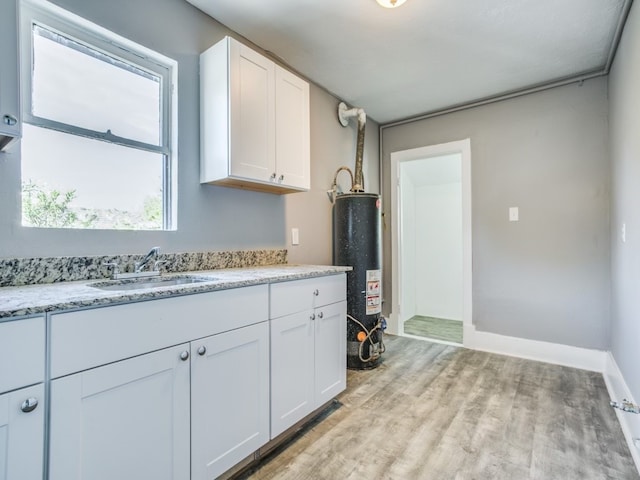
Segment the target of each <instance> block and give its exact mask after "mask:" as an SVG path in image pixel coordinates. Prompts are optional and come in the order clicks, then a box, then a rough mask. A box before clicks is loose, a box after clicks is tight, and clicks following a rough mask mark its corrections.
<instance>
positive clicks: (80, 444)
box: [49, 344, 190, 480]
mask: <svg viewBox="0 0 640 480" xmlns="http://www.w3.org/2000/svg"><path fill="white" fill-rule="evenodd" d="M188 360H189V345H188V344H183V345H179V346H175V347H171V348H166V349H164V350H160V351H157V352H153V353H148V354H146V355H141V356H139V357H134V358H131V359H128V360H123V361H120V362H116V363H113V364H109V365H105V366H102V367H97V368H94V369H91V370H87V371H84V372H80V373H76V374H73V375H69V376H67V377H62V378H59V379H56V380H53V381H52V382H51V397H50V398H51V418H50V439H49V445H50V447H49V448H50V461H49V466H50V471H49V479H50V480H88V479H91V480H113V479H118V480H128V479H131V480H139V479H143V478H145V479H154V480H162V479H166V480H188V479H189V478H190V472H189V463H190V462H189V460H190V448H189V447H190V445H189V424H190V420H189V380H190V379H189V361H188Z"/></svg>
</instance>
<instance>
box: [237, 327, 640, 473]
mask: <svg viewBox="0 0 640 480" xmlns="http://www.w3.org/2000/svg"><path fill="white" fill-rule="evenodd" d="M385 343H386V345H387V351H386V353H385V354H384V361H383V363H382V364H381V365H380V366H379V367H378V368H377V369H374V370H369V371H349V372H348V378H347V390H346V391H345V392H344V393H343V394H342V395H341V396H340V397H338V401H337V402H336V403H335V404H334V405H333V406H332V407H331V408H330V409H328V410H327V411H325V412H324V414H323V415H321V417H320V418H319V419H318V420H316V421H314V422H312V424H311V425H310V426H309V427H307V428H305V429H304V430H302V431H301V432H300V433H298V434H297V435H296V436H295V437H294V438H293V439H292V440H291V441H289V442H288V443H287V444H285V445H283V446H282V447H279V448H278V449H277V450H276V451H275V452H274V454H272V455H268V456H266V457H264V458H263V460H262V461H261V463H259V464H258V465H257V466H256V467H254V468H253V469H252V470H250V471H248V472H245V473H243V474H241V475H240V476H239V477H238V478H243V479H256V480H267V479H279V480H307V479H308V480H310V479H314V480H316V479H318V480H324V479H326V480H342V479H349V480H356V479H357V480H362V479H366V480H372V479H375V480H378V479H384V480H404V479H407V480H414V479H434V480H447V479H451V480H485V479H486V480H526V479H530V480H546V479H550V480H551V479H559V480H573V479H575V480H590V479H593V480H604V479H611V480H614V479H615V480H637V479H639V478H640V477H639V476H638V473H637V471H636V469H635V467H634V464H633V460H632V458H631V454H630V453H629V450H628V447H627V444H626V442H625V440H624V437H623V435H622V431H621V429H620V426H619V424H618V423H617V420H616V417H615V414H614V412H613V409H612V408H611V407H610V406H609V403H608V402H609V397H608V394H607V390H606V387H605V385H604V381H603V379H602V376H601V375H600V374H597V373H593V372H587V371H583V370H576V369H572V368H566V367H559V366H555V365H550V364H545V363H540V362H533V361H529V360H522V359H517V358H512V357H506V356H501V355H495V354H489V353H484V352H476V351H473V350H467V349H464V348H459V347H452V346H448V345H442V344H436V343H430V342H425V341H421V340H413V339H409V338H402V337H393V336H388V335H387V336H385Z"/></svg>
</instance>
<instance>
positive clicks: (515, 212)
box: [509, 207, 520, 222]
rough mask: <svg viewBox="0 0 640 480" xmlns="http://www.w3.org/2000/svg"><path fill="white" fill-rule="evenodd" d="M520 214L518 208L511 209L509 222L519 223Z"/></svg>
mask: <svg viewBox="0 0 640 480" xmlns="http://www.w3.org/2000/svg"><path fill="white" fill-rule="evenodd" d="M519 216H520V212H519V211H518V207H509V221H510V222H517V221H518V220H519Z"/></svg>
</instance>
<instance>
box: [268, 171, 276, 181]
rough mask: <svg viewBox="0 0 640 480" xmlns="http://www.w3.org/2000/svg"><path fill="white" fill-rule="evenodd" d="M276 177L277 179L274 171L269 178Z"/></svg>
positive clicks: (273, 178)
mask: <svg viewBox="0 0 640 480" xmlns="http://www.w3.org/2000/svg"><path fill="white" fill-rule="evenodd" d="M275 179H276V172H273V173H272V174H271V176H270V177H269V180H275Z"/></svg>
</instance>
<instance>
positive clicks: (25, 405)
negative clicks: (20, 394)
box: [20, 397, 38, 413]
mask: <svg viewBox="0 0 640 480" xmlns="http://www.w3.org/2000/svg"><path fill="white" fill-rule="evenodd" d="M37 406H38V399H37V398H35V397H29V398H27V399H26V400H25V401H24V402H22V405H20V410H22V411H23V412H24V413H29V412H33V411H34V410H35V409H36V407H37Z"/></svg>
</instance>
